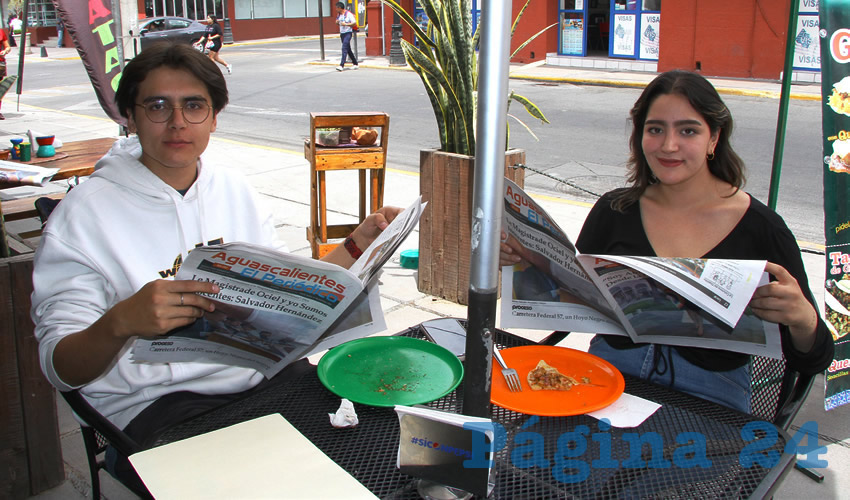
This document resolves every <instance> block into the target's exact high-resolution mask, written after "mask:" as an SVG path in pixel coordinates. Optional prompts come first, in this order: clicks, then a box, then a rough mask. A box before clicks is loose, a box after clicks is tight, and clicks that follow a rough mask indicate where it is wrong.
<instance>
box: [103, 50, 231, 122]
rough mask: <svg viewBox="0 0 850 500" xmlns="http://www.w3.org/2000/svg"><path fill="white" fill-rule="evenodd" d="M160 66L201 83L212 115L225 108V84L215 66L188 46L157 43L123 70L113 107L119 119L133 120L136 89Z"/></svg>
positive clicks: (226, 95)
mask: <svg viewBox="0 0 850 500" xmlns="http://www.w3.org/2000/svg"><path fill="white" fill-rule="evenodd" d="M163 66H165V67H168V68H172V69H182V70H184V71H188V72H189V73H191V74H192V75H194V76H195V78H197V79H198V80H200V81H202V82H203V83H204V85H205V86H206V87H207V92H209V94H210V98H211V99H212V102H211V103H210V105H211V106H212V109H213V113H214V115H215V114H218V112H219V111H221V110H222V109H224V107H225V106H226V105H227V101H228V93H227V83H226V82H225V80H224V75H222V74H221V70H220V69H218V66H217V65H216V63H214V62H212V61H211V60H210V58H208V57H207V56H205V55H203V54H201V53H200V52H198V51H197V50H195V49H193V48H192V47H191V46H190V45H186V44H177V43H171V42H158V43H155V44H153V45H150V46H148V47H146V48H145V50H143V51H141V52H140V53H139V55H137V56H136V57H134V58H133V59H132V60H131V61H130V62H129V63H127V65H126V66H125V67H124V71H123V72H122V73H121V80H120V81H119V82H118V89H117V90H116V91H115V104H117V105H118V111H119V112H120V113H121V116H123V117H125V118H130V115H131V113H132V114H133V116H134V117H135V112H136V111H135V109H136V106H135V104H136V99H137V98H138V97H139V85H141V83H142V82H143V81H144V80H145V78H146V77H147V76H148V74H150V72H151V71H153V70H155V69H157V68H160V67H163Z"/></svg>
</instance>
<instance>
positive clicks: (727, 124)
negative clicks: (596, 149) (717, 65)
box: [611, 70, 746, 211]
mask: <svg viewBox="0 0 850 500" xmlns="http://www.w3.org/2000/svg"><path fill="white" fill-rule="evenodd" d="M670 94H673V95H680V96H682V97H684V98H685V99H687V100H688V102H689V103H690V104H691V106H692V107H693V108H694V109H695V110H696V111H697V113H699V114H700V115H701V116H702V118H703V119H704V120H705V122H706V123H707V124H708V127H709V130H710V131H711V133H712V134H714V133H715V132H718V131H719V132H720V133H719V134H718V138H717V146H716V147H715V148H714V158H713V159H710V160H708V170H709V171H710V172H711V174H712V175H714V176H715V177H717V178H718V179H720V180H722V181H725V182H728V183H729V184H731V185H732V186H734V187H735V188H736V190H737V189H741V188H743V187H744V183H745V182H746V178H745V175H744V162H743V160H741V157H740V156H738V154H737V153H735V151H734V150H733V149H732V145H731V144H730V143H729V138H730V136H731V135H732V114H731V113H730V112H729V108H727V107H726V104H725V103H724V102H723V99H721V98H720V95H719V94H718V93H717V90H715V89H714V86H712V85H711V83H710V82H709V81H708V80H706V79H705V78H704V77H703V76H702V75H698V74H696V73H692V72H690V71H683V70H672V71H667V72H665V73H662V74H660V75H658V76H657V77H656V78H655V79H654V80H652V82H650V83H649V85H647V86H646V88H645V89H644V90H643V93H642V94H641V95H640V97H638V100H637V101H635V105H634V106H633V107H632V110H631V112H630V116H631V120H632V136H631V138H630V139H629V150H630V154H629V163H628V165H629V174H628V182H629V184H630V186H629V187H628V188H626V189H624V190H623V191H622V192H620V193H619V194H618V195H617V196H616V197H615V198H614V200H612V202H611V206H612V208H614V209H615V210H620V211H622V210H624V209H625V208H626V207H627V206H629V205H631V204H632V203H634V202H636V201H637V200H638V199H639V198H640V197H641V195H643V193H644V191H646V188H647V187H648V186H649V185H650V184H653V183H654V182H656V180H655V179H654V176H653V175H652V170H650V168H649V164H648V163H647V161H646V156H645V155H644V153H643V144H642V142H643V128H644V125H645V123H646V115H647V114H648V113H649V107H650V106H652V103H653V102H655V99H657V98H658V97H659V96H662V95H670Z"/></svg>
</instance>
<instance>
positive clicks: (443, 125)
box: [382, 0, 554, 304]
mask: <svg viewBox="0 0 850 500" xmlns="http://www.w3.org/2000/svg"><path fill="white" fill-rule="evenodd" d="M382 1H383V2H384V3H385V4H387V5H389V6H390V7H391V8H392V9H393V10H394V11H395V12H397V13H398V15H399V17H400V18H401V20H402V21H403V22H404V23H405V24H407V25H408V26H409V27H410V28H411V29H412V30H413V32H414V35H415V37H416V38H417V39H418V42H419V44H418V46H417V45H415V44H413V43H410V42H408V41H407V40H403V39H402V40H401V48H402V51H403V52H404V58H405V61H407V64H408V65H409V66H410V67H411V68H412V69H413V70H414V71H416V73H417V74H418V75H419V77H420V78H421V79H422V83H423V85H424V86H425V90H426V92H427V94H428V98H429V99H430V101H431V107H432V109H433V111H434V117H435V119H436V121H437V128H438V130H439V136H440V149H439V150H424V151H422V152H421V153H420V160H419V166H420V191H421V194H422V199H423V201H427V202H428V208H427V209H426V211H425V213H424V214H423V216H422V218H421V219H420V221H419V277H418V286H419V290H420V291H422V292H425V293H428V294H430V295H434V296H437V297H441V298H444V299H446V300H451V301H453V302H457V303H459V304H467V303H468V302H467V292H468V290H469V257H470V255H469V254H470V235H471V228H470V223H471V219H472V216H471V207H472V186H473V172H474V165H475V158H474V154H475V118H476V104H477V89H478V55H477V52H476V49H477V45H478V39H479V33H478V32H477V31H476V32H474V33H473V31H472V11H471V5H470V1H469V0H419V4H420V5H421V6H422V8H423V10H424V11H425V14H426V15H427V17H428V23H427V25H426V26H425V27H424V29H423V27H422V26H420V25H419V24H417V23H416V21H415V20H414V19H413V17H412V16H411V15H410V14H409V13H408V12H407V11H405V10H404V9H403V8H402V7H401V5H399V4H398V3H397V2H396V0H382ZM530 2H531V0H526V2H525V4H524V5H523V8H522V10H520V12H519V14H518V15H517V17H516V19H515V20H514V23H513V26H512V29H511V35H512V36H513V33H514V31H516V27H517V23H518V22H519V20H520V18H521V17H522V14H523V12H525V10H526V8H527V7H528V5H529V3H530ZM552 26H554V24H553V25H552ZM552 26H548V27H546V28H544V29H543V30H541V31H540V32H538V33H537V34H535V35H534V36H532V37H531V38H529V39H528V40H526V41H525V42H524V43H523V44H522V45H520V46H519V47H518V48H517V49H516V50H515V51H514V53H513V54H511V57H513V56H514V55H516V53H517V52H519V51H520V50H522V49H523V48H524V47H525V46H526V45H528V44H529V43H530V42H531V41H532V40H534V39H535V38H537V37H538V36H540V35H541V34H542V33H543V32H544V31H545V30H547V29H549V28H551V27H552ZM479 27H480V26H479ZM506 98H507V99H509V101H508V110H509V111H510V104H511V103H512V102H517V103H519V104H521V105H522V106H523V108H524V109H525V110H526V111H527V112H528V113H529V114H530V115H531V116H533V117H534V118H536V119H538V120H540V121H542V122H544V123H549V121H548V120H547V119H546V117H545V116H544V115H543V113H542V112H541V111H540V109H539V108H538V107H537V106H536V105H534V104H533V103H532V102H531V101H529V100H528V99H526V98H525V97H523V96H521V95H518V94H516V93H515V92H513V91H511V92H510V95H509V96H506ZM508 116H509V117H510V118H512V119H513V120H515V121H516V122H518V123H519V124H520V125H522V126H523V127H525V129H527V130H528V131H529V132H531V129H530V128H529V127H528V126H527V125H526V124H525V123H524V122H523V121H522V120H520V119H519V118H518V117H516V116H514V115H512V114H510V112H509V113H508ZM531 133H532V135H534V134H533V132H531ZM535 137H536V136H535ZM508 138H510V128H508ZM523 163H525V151H523V150H519V149H510V148H508V150H507V151H506V153H505V174H506V176H507V177H508V178H510V179H511V180H513V181H514V182H516V183H517V184H519V185H520V186H522V185H523V179H524V171H523V170H522V169H520V168H517V166H518V165H521V164H523Z"/></svg>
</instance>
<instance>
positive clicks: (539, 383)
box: [526, 359, 579, 391]
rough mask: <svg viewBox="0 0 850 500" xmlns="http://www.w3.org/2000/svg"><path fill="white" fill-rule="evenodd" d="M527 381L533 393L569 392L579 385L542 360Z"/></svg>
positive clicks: (529, 373)
mask: <svg viewBox="0 0 850 500" xmlns="http://www.w3.org/2000/svg"><path fill="white" fill-rule="evenodd" d="M526 380H527V381H528V386H529V387H531V390H533V391H569V390H570V389H571V388H572V387H573V386H574V385H578V383H579V382H578V381H577V380H576V379H574V378H572V377H570V376H568V375H564V374H563V373H561V372H559V371H558V369H557V368H555V367H554V366H550V365H549V364H548V363H546V361H544V360H542V359H541V360H540V362H539V363H537V366H536V367H534V369H533V370H531V371H530V372H528V377H527V378H526Z"/></svg>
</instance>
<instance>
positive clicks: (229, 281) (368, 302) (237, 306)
mask: <svg viewBox="0 0 850 500" xmlns="http://www.w3.org/2000/svg"><path fill="white" fill-rule="evenodd" d="M424 207H425V205H424V204H423V203H422V202H421V197H420V198H419V199H417V200H416V201H415V202H414V203H413V204H412V205H411V206H410V207H408V208H407V210H405V211H404V212H402V213H401V214H399V215H398V217H396V219H395V220H393V222H392V223H391V224H390V225H389V226H388V227H387V228H386V229H385V230H384V231H383V232H382V234H381V235H380V236H379V237H378V238H377V239H376V240H375V241H374V242H373V243H372V244H371V245H370V246H369V247H368V248H367V249H366V250H365V251H364V252H363V255H362V256H361V257H360V259H358V260H357V262H355V263H354V264H353V265H352V266H351V269H350V270H349V269H345V268H343V267H340V266H337V265H335V264H331V263H327V262H322V261H318V260H314V259H311V258H308V257H301V256H297V255H292V254H287V253H283V252H277V251H275V250H272V249H269V248H265V247H262V246H258V245H252V244H248V243H240V242H235V243H227V244H223V245H214V246H207V247H200V248H196V249H194V250H192V252H191V253H189V256H188V257H187V258H186V260H185V261H184V262H183V264H182V265H181V266H180V270H179V271H178V273H177V276H176V279H181V280H188V279H191V280H197V281H208V282H211V283H215V284H217V285H218V286H219V287H220V288H221V291H220V292H219V293H218V294H216V295H209V296H208V297H209V298H210V299H213V301H214V302H215V303H216V308H215V312H213V313H205V314H204V316H203V317H202V318H200V319H198V321H196V322H195V323H193V324H192V325H190V326H188V327H185V328H181V329H178V330H175V331H173V332H171V333H170V334H169V335H168V336H166V337H158V338H138V339H136V340H135V342H134V345H133V353H132V358H133V360H134V361H142V362H183V361H195V362H201V363H220V364H228V365H234V366H243V367H248V368H253V369H255V370H257V371H259V372H261V373H263V375H265V376H266V377H267V378H271V377H272V376H274V375H275V374H276V373H278V372H279V371H280V370H282V369H283V368H284V367H285V366H286V365H288V364H290V363H291V362H293V361H295V360H298V359H300V358H302V357H305V356H309V355H311V354H313V353H315V352H320V351H322V350H325V349H329V348H331V347H334V346H336V345H339V344H341V343H343V342H347V341H349V340H352V339H355V338H360V337H363V336H366V335H369V334H371V333H375V332H378V331H381V330H384V329H385V328H386V324H385V322H384V317H383V312H382V310H381V304H380V296H379V293H378V286H377V280H376V279H375V278H376V276H377V275H378V271H379V270H380V268H381V266H383V265H384V264H385V263H386V262H387V260H389V258H390V257H391V256H392V255H393V252H394V250H395V249H396V248H398V246H399V245H400V244H401V243H402V242H403V241H404V239H405V238H406V237H407V236H408V235H409V234H410V232H411V231H412V230H413V228H414V227H415V226H416V224H417V222H418V221H419V218H420V216H421V215H422V210H423V209H424Z"/></svg>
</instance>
